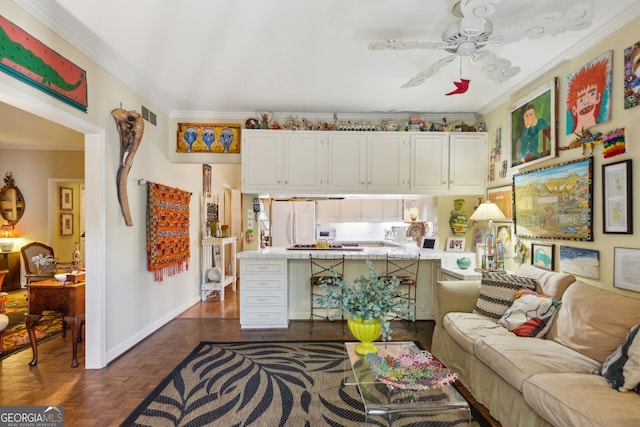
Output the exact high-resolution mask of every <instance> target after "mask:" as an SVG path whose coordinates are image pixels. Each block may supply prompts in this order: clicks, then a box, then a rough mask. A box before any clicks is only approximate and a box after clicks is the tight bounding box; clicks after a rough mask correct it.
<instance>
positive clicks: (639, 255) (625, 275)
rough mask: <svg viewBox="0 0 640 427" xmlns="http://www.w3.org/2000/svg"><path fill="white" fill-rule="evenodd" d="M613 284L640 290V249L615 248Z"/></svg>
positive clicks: (621, 287)
mask: <svg viewBox="0 0 640 427" xmlns="http://www.w3.org/2000/svg"><path fill="white" fill-rule="evenodd" d="M613 286H614V287H616V288H620V289H628V290H630V291H636V292H640V249H631V248H613Z"/></svg>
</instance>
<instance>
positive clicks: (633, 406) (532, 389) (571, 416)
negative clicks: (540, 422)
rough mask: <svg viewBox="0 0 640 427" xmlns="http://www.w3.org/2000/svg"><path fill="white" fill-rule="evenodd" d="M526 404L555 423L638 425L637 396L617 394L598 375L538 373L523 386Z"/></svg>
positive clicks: (639, 399)
mask: <svg viewBox="0 0 640 427" xmlns="http://www.w3.org/2000/svg"><path fill="white" fill-rule="evenodd" d="M522 394H523V397H524V400H525V401H526V402H527V404H528V405H529V406H530V407H531V408H532V409H533V410H534V411H536V412H537V413H538V414H539V415H540V416H541V417H543V418H544V419H546V420H547V421H548V422H549V423H551V424H553V425H555V426H580V427H596V426H597V427H603V426H608V427H637V426H639V425H640V395H638V394H637V393H619V392H617V391H616V390H613V389H612V388H610V387H609V386H608V385H607V382H606V381H605V379H604V378H603V377H601V376H599V375H585V374H574V373H566V374H538V375H534V376H532V377H531V378H529V379H528V380H527V381H525V383H524V384H523V385H522Z"/></svg>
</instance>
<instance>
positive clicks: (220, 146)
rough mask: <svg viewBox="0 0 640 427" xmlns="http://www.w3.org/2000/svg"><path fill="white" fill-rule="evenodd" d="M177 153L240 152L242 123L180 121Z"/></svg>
mask: <svg viewBox="0 0 640 427" xmlns="http://www.w3.org/2000/svg"><path fill="white" fill-rule="evenodd" d="M177 134H178V135H177V141H176V153H220V154H222V153H236V154H237V153H240V125H239V124H234V123H230V124H214V123H178V131H177Z"/></svg>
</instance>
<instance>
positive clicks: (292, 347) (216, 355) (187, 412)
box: [122, 341, 479, 427]
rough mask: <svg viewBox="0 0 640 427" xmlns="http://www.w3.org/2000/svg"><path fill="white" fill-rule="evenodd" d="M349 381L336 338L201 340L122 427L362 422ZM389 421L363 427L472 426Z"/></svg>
mask: <svg viewBox="0 0 640 427" xmlns="http://www.w3.org/2000/svg"><path fill="white" fill-rule="evenodd" d="M352 378H353V377H352V376H351V367H350V365H349V360H348V358H347V356H346V353H345V349H344V343H343V342H339V341H313V342H255V343H246V342H244V343H242V342H240V343H213V342H202V343H200V345H199V346H198V347H196V348H195V350H193V352H192V353H191V354H190V355H189V356H188V357H187V358H186V359H185V360H184V361H183V362H182V363H181V364H180V365H179V366H178V367H177V368H176V369H174V370H173V372H172V373H171V374H170V375H169V376H168V377H167V378H166V379H165V380H164V381H162V383H161V384H160V385H159V386H158V387H156V389H155V390H154V391H153V392H152V393H151V395H149V396H148V397H147V398H146V399H145V401H144V402H142V404H140V406H138V408H137V409H136V410H135V411H134V412H133V413H132V414H131V415H130V416H129V417H128V418H127V419H126V420H125V421H124V422H123V423H122V426H127V427H129V426H153V427H161V426H171V427H173V426H209V425H215V426H225V427H227V426H238V427H239V426H259V427H274V426H308V427H314V426H325V425H327V426H335V427H337V426H361V425H364V424H365V414H364V406H363V404H362V400H361V399H360V395H359V393H358V389H357V387H356V386H355V385H352V384H349V383H351V381H352ZM382 386H383V387H386V386H384V385H382ZM393 418H394V419H387V418H383V417H381V416H376V417H369V419H368V420H367V425H374V426H389V425H393V426H398V427H408V426H433V427H436V426H438V427H440V426H442V427H445V426H475V427H477V426H479V424H478V423H477V422H475V421H473V422H468V420H467V419H466V417H464V419H461V418H460V415H459V414H456V413H452V412H445V413H438V414H433V415H430V416H421V417H419V418H418V417H415V416H414V417H411V418H409V417H401V416H397V415H395V416H394V417H393Z"/></svg>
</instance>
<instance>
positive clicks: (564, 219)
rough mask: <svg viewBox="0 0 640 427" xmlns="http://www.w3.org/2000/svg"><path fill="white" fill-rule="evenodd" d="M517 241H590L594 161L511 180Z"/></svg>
mask: <svg viewBox="0 0 640 427" xmlns="http://www.w3.org/2000/svg"><path fill="white" fill-rule="evenodd" d="M513 197H514V218H515V224H516V235H517V236H518V237H532V238H548V239H565V240H589V241H590V240H593V232H592V230H593V217H592V202H593V157H589V158H587V159H581V160H574V161H571V162H566V163H561V164H558V165H555V166H550V167H547V168H542V169H538V170H534V171H530V172H525V173H522V174H518V175H514V176H513Z"/></svg>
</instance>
